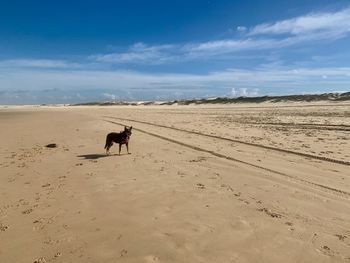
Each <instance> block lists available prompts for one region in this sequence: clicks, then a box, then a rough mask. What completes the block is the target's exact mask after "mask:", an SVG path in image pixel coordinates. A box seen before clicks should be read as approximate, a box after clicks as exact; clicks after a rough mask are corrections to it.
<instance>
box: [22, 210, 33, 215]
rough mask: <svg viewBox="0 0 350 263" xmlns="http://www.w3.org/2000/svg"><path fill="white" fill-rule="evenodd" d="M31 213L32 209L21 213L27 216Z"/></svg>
mask: <svg viewBox="0 0 350 263" xmlns="http://www.w3.org/2000/svg"><path fill="white" fill-rule="evenodd" d="M31 212H33V209H31V208H29V209H26V210H24V211H22V214H24V215H28V214H30V213H31Z"/></svg>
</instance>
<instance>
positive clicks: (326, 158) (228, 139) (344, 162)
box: [103, 116, 350, 166]
mask: <svg viewBox="0 0 350 263" xmlns="http://www.w3.org/2000/svg"><path fill="white" fill-rule="evenodd" d="M103 117H107V118H112V119H117V120H123V121H132V122H137V123H142V124H147V125H152V126H156V127H161V128H168V129H172V130H176V131H182V132H186V133H191V134H197V135H201V136H205V137H210V138H215V139H219V140H224V141H229V142H235V143H240V144H244V145H249V146H254V147H259V148H263V149H267V150H272V151H277V152H282V153H288V154H293V155H297V156H301V157H305V158H311V159H316V160H321V161H325V162H331V163H337V164H341V165H346V166H350V162H347V161H342V160H337V159H332V158H328V157H323V156H317V155H312V154H308V153H301V152H295V151H291V150H286V149H280V148H275V147H271V146H266V145H261V144H256V143H251V142H244V141H240V140H236V139H231V138H226V137H221V136H217V135H211V134H206V133H201V132H196V131H190V130H186V129H180V128H175V127H170V126H166V125H162V124H156V123H152V122H146V121H138V120H133V119H127V118H118V117H110V116H103Z"/></svg>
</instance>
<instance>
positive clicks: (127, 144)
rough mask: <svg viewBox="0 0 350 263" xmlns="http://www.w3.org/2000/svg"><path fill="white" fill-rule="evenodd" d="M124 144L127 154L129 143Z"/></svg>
mask: <svg viewBox="0 0 350 263" xmlns="http://www.w3.org/2000/svg"><path fill="white" fill-rule="evenodd" d="M125 145H126V150H127V151H128V154H130V153H129V143H126V144H125Z"/></svg>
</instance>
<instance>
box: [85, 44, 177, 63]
mask: <svg viewBox="0 0 350 263" xmlns="http://www.w3.org/2000/svg"><path fill="white" fill-rule="evenodd" d="M174 50H176V46H175V45H153V46H149V45H146V44H144V43H141V42H140V43H136V44H134V45H132V46H131V47H129V49H128V50H127V51H126V52H121V53H109V54H98V55H93V56H90V59H92V60H96V61H98V62H108V63H116V64H128V63H140V64H143V63H150V64H161V63H164V62H166V61H168V60H169V59H170V58H171V57H172V55H171V52H172V51H174Z"/></svg>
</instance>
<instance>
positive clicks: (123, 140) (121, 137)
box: [105, 126, 132, 155]
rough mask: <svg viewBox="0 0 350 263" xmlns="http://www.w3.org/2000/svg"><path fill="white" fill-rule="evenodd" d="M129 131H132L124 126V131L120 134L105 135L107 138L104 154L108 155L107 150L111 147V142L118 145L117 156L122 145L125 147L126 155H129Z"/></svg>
mask: <svg viewBox="0 0 350 263" xmlns="http://www.w3.org/2000/svg"><path fill="white" fill-rule="evenodd" d="M131 130H132V126H131V127H130V128H127V127H126V126H125V127H124V131H122V132H119V133H117V132H111V133H109V134H108V135H107V138H106V145H105V149H106V154H109V149H110V148H111V147H112V145H113V142H114V143H118V144H119V155H120V151H121V149H122V145H123V144H125V145H126V150H127V151H128V154H130V153H129V140H130V136H131Z"/></svg>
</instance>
